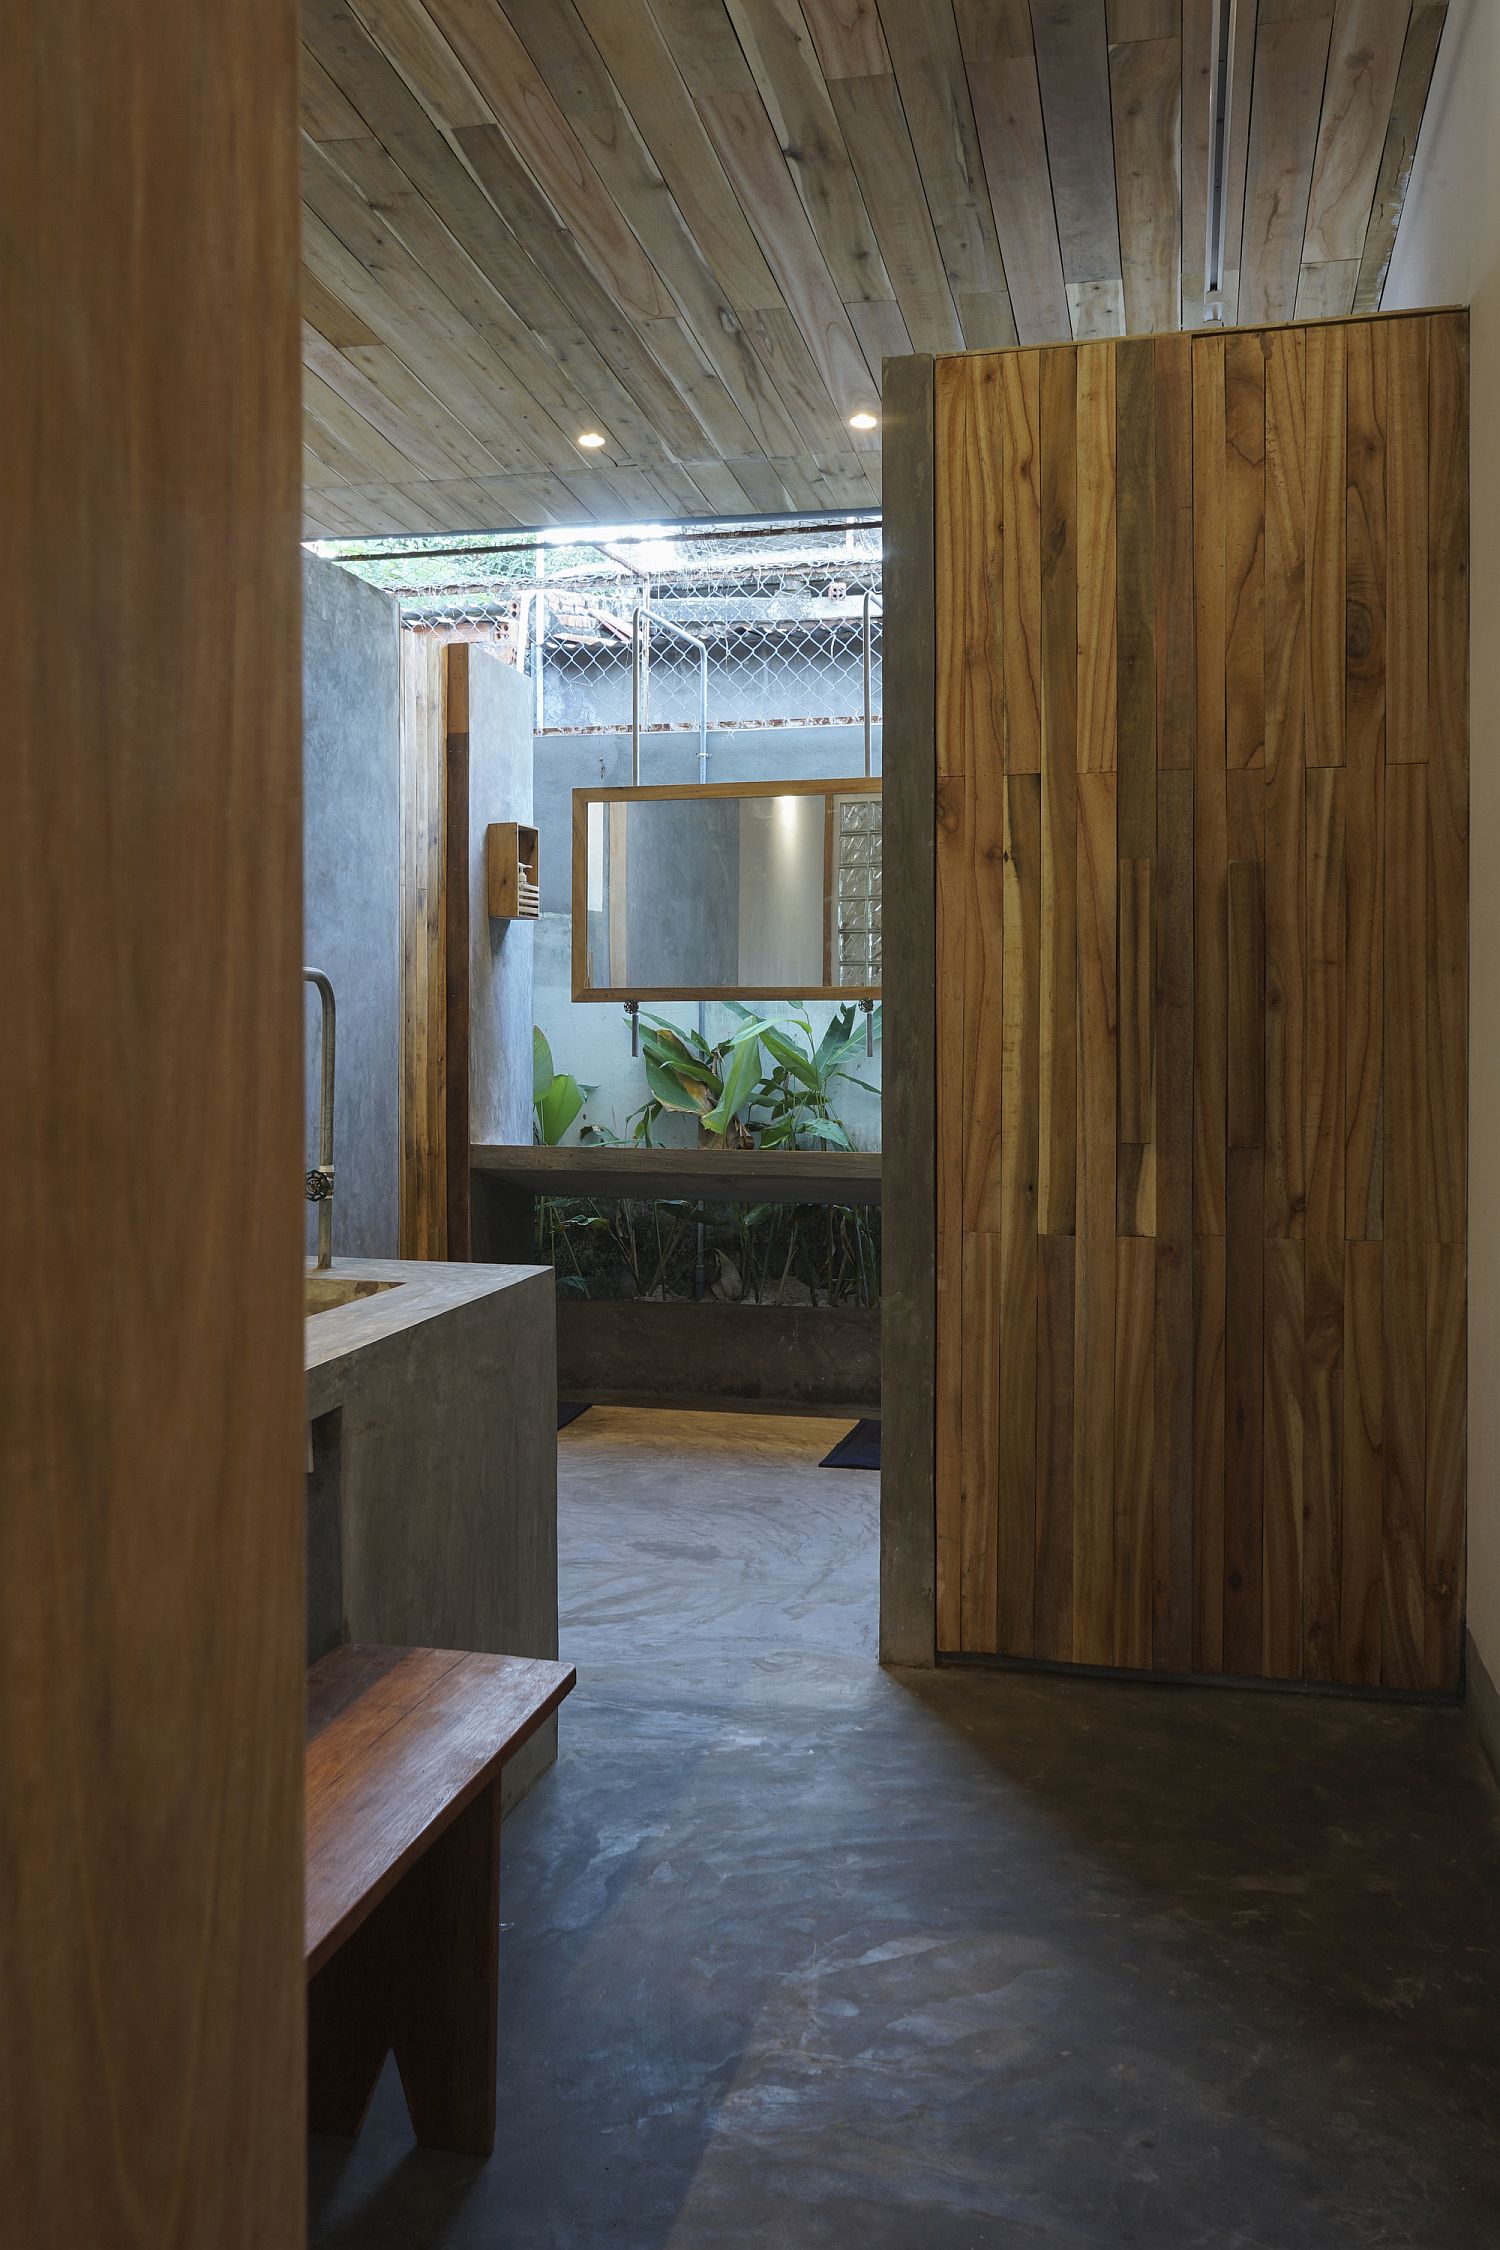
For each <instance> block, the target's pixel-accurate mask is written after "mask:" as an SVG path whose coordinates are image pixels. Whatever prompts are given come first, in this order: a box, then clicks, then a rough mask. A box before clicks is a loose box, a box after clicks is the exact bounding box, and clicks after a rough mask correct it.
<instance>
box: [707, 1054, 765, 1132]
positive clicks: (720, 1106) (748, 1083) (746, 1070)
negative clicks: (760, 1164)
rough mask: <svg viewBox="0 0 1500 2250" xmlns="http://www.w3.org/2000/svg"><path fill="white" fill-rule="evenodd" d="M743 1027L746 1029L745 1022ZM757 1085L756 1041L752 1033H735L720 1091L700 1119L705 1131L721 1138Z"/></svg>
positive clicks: (748, 1101)
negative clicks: (718, 1095)
mask: <svg viewBox="0 0 1500 2250" xmlns="http://www.w3.org/2000/svg"><path fill="white" fill-rule="evenodd" d="M744 1028H745V1029H746V1030H748V1029H749V1026H746V1027H744ZM759 1085H760V1041H759V1039H758V1038H757V1037H755V1036H754V1035H753V1034H752V1036H750V1037H748V1038H744V1037H741V1036H740V1035H738V1034H737V1035H736V1040H735V1043H734V1045H733V1047H732V1051H731V1055H730V1062H729V1068H728V1070H727V1071H726V1072H725V1074H724V1091H723V1093H722V1094H721V1095H720V1097H719V1099H718V1101H717V1102H716V1103H715V1104H714V1107H713V1108H712V1109H711V1110H709V1111H708V1112H707V1114H706V1115H705V1117H704V1120H703V1122H704V1124H705V1125H706V1126H707V1127H708V1129H709V1131H710V1132H711V1133H715V1134H717V1136H718V1137H719V1139H720V1140H723V1139H724V1137H725V1136H726V1134H727V1133H728V1131H729V1128H730V1126H731V1125H732V1124H733V1123H734V1120H735V1119H736V1118H737V1117H738V1116H739V1115H740V1113H741V1111H742V1110H745V1109H748V1108H749V1107H750V1105H751V1103H752V1102H753V1101H754V1099H755V1094H756V1090H757V1088H758V1087H759Z"/></svg>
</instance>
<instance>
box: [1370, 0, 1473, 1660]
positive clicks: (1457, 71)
mask: <svg viewBox="0 0 1500 2250" xmlns="http://www.w3.org/2000/svg"><path fill="white" fill-rule="evenodd" d="M1497 119H1500V7H1497V6H1496V0H1453V5H1452V7H1451V8H1450V10H1449V14H1448V21H1447V24H1446V27H1445V29H1444V31H1443V36H1442V43H1441V45H1440V47H1439V49H1438V59H1437V70H1436V73H1435V76H1434V79H1433V86H1432V93H1431V96H1430V98H1429V101H1428V104H1427V111H1426V115H1425V118H1424V120H1423V125H1422V134H1421V139H1420V141H1419V143H1418V146H1417V155H1416V162H1415V164H1414V166H1413V168H1412V176H1411V185H1410V189H1409V191H1408V194H1407V200H1406V208H1405V212H1404V214H1403V217H1402V220H1401V228H1400V232H1399V234H1398V236H1397V239H1396V250H1395V255H1394V257H1393V259H1392V261H1391V270H1390V276H1389V279H1388V281H1387V283H1386V291H1385V298H1384V309H1385V310H1386V311H1388V312H1389V311H1397V310H1400V309H1402V308H1406V307H1412V306H1417V305H1450V304H1468V305H1471V306H1472V308H1473V314H1472V329H1471V337H1470V344H1471V352H1472V361H1471V379H1472V385H1473V393H1472V398H1473V415H1472V425H1471V441H1470V442H1471V449H1472V458H1471V468H1470V474H1471V480H1472V481H1471V491H1472V506H1471V539H1472V555H1471V575H1470V601H1471V606H1472V612H1473V617H1474V620H1475V631H1474V635H1473V655H1472V674H1471V685H1470V708H1471V716H1472V744H1473V777H1472V790H1473V794H1472V804H1471V815H1470V834H1471V847H1470V848H1471V852H1472V854H1473V858H1474V860H1475V862H1476V864H1477V867H1478V869H1479V871H1480V875H1481V880H1480V881H1479V882H1477V883H1475V884H1474V885H1473V890H1472V898H1473V905H1472V921H1471V926H1470V940H1469V944H1470V953H1469V962H1470V968H1469V979H1470V982H1469V1016H1470V1026H1471V1037H1470V1055H1471V1065H1470V1068H1471V1072H1472V1077H1471V1083H1470V1094H1469V1120H1470V1135H1471V1139H1470V1167H1469V1171H1470V1176H1469V1632H1470V1635H1471V1637H1472V1641H1473V1645H1474V1648H1475V1650H1476V1651H1477V1653H1478V1655H1479V1657H1480V1659H1481V1660H1482V1662H1483V1664H1484V1666H1485V1667H1486V1669H1487V1671H1488V1673H1489V1676H1490V1679H1491V1680H1495V1679H1500V1391H1497V1388H1496V1385H1495V1382H1494V1374H1493V1371H1494V1368H1495V1365H1496V1361H1497V1357H1500V891H1497V890H1496V888H1495V886H1494V885H1493V884H1490V883H1487V882H1485V881H1484V880H1483V879H1482V878H1483V869H1484V867H1485V864H1486V860H1487V857H1488V851H1489V847H1490V846H1491V845H1492V844H1494V845H1497V846H1500V757H1497V743H1500V636H1497V635H1496V634H1495V632H1494V631H1493V630H1492V629H1490V620H1491V619H1492V618H1493V616H1494V615H1495V612H1496V610H1497V608H1500V132H1497V130H1496V122H1497Z"/></svg>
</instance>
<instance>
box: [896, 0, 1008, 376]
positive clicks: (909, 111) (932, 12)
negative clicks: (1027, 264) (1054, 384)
mask: <svg viewBox="0 0 1500 2250" xmlns="http://www.w3.org/2000/svg"><path fill="white" fill-rule="evenodd" d="M882 20H883V23H884V28H885V36H886V45H887V46H888V47H889V48H890V51H891V62H892V67H893V69H894V72H895V78H896V84H897V85H898V86H899V88H900V89H901V106H902V108H903V109H904V110H905V112H906V122H907V127H908V129H909V131H910V133H911V140H912V147H913V148H914V149H915V150H916V155H917V164H918V167H919V169H920V172H921V176H922V183H923V187H924V189H925V191H926V196H927V207H928V209H929V210H930V211H931V213H932V223H933V227H934V229H935V231H936V234H937V238H938V243H939V246H940V247H941V249H942V253H943V264H944V266H945V268H946V270H947V275H948V285H949V287H950V288H951V289H952V291H953V301H954V303H955V305H957V306H958V308H959V315H960V318H962V317H963V307H964V304H965V303H966V302H970V303H972V304H973V305H974V307H975V311H976V315H977V316H979V317H981V318H983V319H985V320H986V321H987V322H989V323H990V324H991V326H993V323H994V320H995V318H996V316H997V314H998V310H999V306H1000V304H1001V303H1002V302H1003V305H1004V313H1003V316H1000V318H1001V325H1002V326H1005V325H1008V326H1009V329H1010V334H1009V336H1008V337H1005V338H1004V339H1003V341H1005V342H1009V343H1012V344H1013V343H1014V342H1015V323H1014V320H1013V319H1012V318H1011V313H1010V295H1009V291H1008V290H1007V288H1006V283H1005V264H1004V260H1003V259H1002V257H1001V255H1000V242H999V237H998V236H997V235H996V232H995V214H994V212H993V210H992V209H991V208H990V198H989V189H988V186H987V184H986V181H985V174H984V158H983V157H982V156H981V154H980V150H979V134H978V132H977V130H976V128H975V124H974V105H973V103H972V101H971V100H970V98H969V81H968V75H967V73H966V71H965V69H964V58H963V49H962V48H961V46H960V45H959V39H958V25H957V23H956V22H955V20H954V15H953V7H952V0H931V4H930V5H928V6H924V7H919V8H913V7H909V6H904V5H901V4H899V0H898V4H896V5H894V6H892V5H890V4H889V0H888V4H887V7H886V11H885V15H884V18H883V19H882ZM964 335H965V340H966V341H967V342H968V343H969V344H971V345H973V344H976V343H977V342H978V341H979V339H978V338H976V337H974V336H971V335H970V334H969V326H968V322H967V321H965V322H964ZM995 340H996V341H999V340H1000V339H995Z"/></svg>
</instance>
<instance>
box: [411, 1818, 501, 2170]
mask: <svg viewBox="0 0 1500 2250" xmlns="http://www.w3.org/2000/svg"><path fill="white" fill-rule="evenodd" d="M398 1895H400V1897H401V1901H402V1907H403V1922H404V1927H403V1931H402V1948H403V1957H402V1960H401V1963H400V1967H399V1971H398V1977H399V1982H398V1983H397V1985H396V1987H395V2010H394V2014H393V2017H392V2029H393V2041H392V2044H393V2045H394V2047H395V2050H396V2063H397V2067H398V2068H399V2070H400V2072H401V2083H402V2086H403V2087H404V2088H405V2091H406V2106H407V2108H408V2109H409V2110H410V2112H411V2121H412V2127H413V2130H414V2131H415V2133H416V2136H417V2139H418V2140H419V2141H420V2143H421V2144H422V2146H423V2147H424V2148H446V2149H457V2150H460V2151H462V2152H463V2153H464V2154H466V2155H470V2156H488V2155H489V2153H490V2151H491V2149H492V2148H493V2147H494V2145H495V2095H496V2059H495V2035H496V2020H497V2012H498V1998H499V1977H500V1784H499V1781H498V1780H496V1781H494V1782H492V1783H491V1785H490V1786H489V1788H488V1789H486V1790H484V1791H483V1792H482V1793H481V1794H480V1795H479V1796H478V1797H476V1798H475V1800H474V1802H473V1803H472V1804H471V1805H469V1806H467V1807H466V1808H465V1810H464V1811H463V1812H461V1813H460V1814H459V1816H458V1818H457V1820H455V1821H454V1823H453V1825H452V1827H451V1828H449V1829H448V1830H447V1831H446V1832H445V1833H444V1834H443V1835H442V1836H441V1837H439V1839H438V1841H437V1842H436V1843H435V1844H434V1845H433V1846H432V1848H431V1850H430V1851H427V1852H425V1853H424V1854H423V1856H422V1857H421V1859H420V1860H418V1861H417V1863H416V1865H415V1866H414V1867H412V1868H411V1869H409V1871H408V1872H407V1874H406V1875H405V1876H404V1877H403V1878H402V1881H401V1884H400V1887H399V1894H398Z"/></svg>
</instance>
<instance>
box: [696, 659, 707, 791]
mask: <svg viewBox="0 0 1500 2250" xmlns="http://www.w3.org/2000/svg"><path fill="white" fill-rule="evenodd" d="M698 779H699V780H700V781H707V779H708V643H707V641H700V642H699V644H698Z"/></svg>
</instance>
